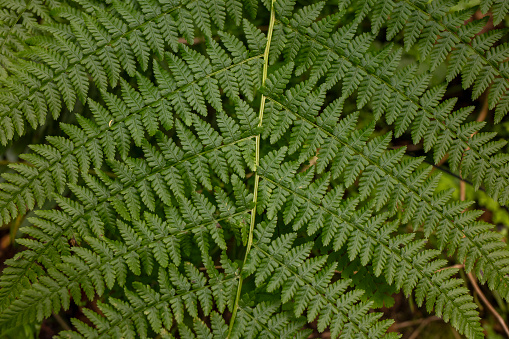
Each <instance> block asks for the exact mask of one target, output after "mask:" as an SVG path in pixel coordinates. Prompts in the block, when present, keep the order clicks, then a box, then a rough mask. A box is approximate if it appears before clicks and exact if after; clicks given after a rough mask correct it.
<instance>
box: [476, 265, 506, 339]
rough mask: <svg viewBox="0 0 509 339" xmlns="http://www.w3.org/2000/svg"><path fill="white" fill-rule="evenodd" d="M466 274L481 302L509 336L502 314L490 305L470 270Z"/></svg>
mask: <svg viewBox="0 0 509 339" xmlns="http://www.w3.org/2000/svg"><path fill="white" fill-rule="evenodd" d="M467 276H468V279H469V280H470V282H471V283H472V287H474V290H475V292H476V293H477V294H478V295H479V298H481V300H482V302H483V303H484V304H485V305H486V307H487V308H488V310H490V312H491V313H492V314H493V315H494V316H495V318H496V319H497V321H498V322H499V323H500V326H502V328H503V329H504V332H505V335H506V336H507V337H508V338H509V328H507V325H506V323H505V321H504V318H502V316H501V315H500V314H499V313H498V312H497V310H496V309H495V307H493V305H491V303H490V302H489V300H488V298H486V296H485V295H484V293H483V292H482V291H481V288H480V287H479V285H478V284H477V279H476V278H475V277H474V275H473V274H472V272H469V273H468V274H467Z"/></svg>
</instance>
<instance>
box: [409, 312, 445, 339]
mask: <svg viewBox="0 0 509 339" xmlns="http://www.w3.org/2000/svg"><path fill="white" fill-rule="evenodd" d="M437 318H438V317H437ZM438 319H440V318H438ZM438 319H435V318H433V317H429V318H426V319H424V320H423V321H422V322H421V324H420V325H419V327H417V329H416V330H415V331H414V332H413V333H412V334H411V335H410V337H408V339H417V338H419V334H420V333H421V331H422V330H423V329H424V328H425V327H426V326H428V324H429V323H430V322H432V321H435V320H438Z"/></svg>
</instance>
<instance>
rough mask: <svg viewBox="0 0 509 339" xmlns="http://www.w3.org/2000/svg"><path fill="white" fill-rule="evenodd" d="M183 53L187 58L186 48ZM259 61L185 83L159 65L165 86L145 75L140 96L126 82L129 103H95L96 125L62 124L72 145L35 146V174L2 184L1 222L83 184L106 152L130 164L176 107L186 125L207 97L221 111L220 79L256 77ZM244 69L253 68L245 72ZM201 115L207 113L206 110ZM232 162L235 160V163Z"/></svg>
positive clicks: (22, 173)
mask: <svg viewBox="0 0 509 339" xmlns="http://www.w3.org/2000/svg"><path fill="white" fill-rule="evenodd" d="M182 51H183V53H185V49H183V50H182ZM168 55H169V56H170V57H169V58H173V59H175V60H180V62H181V63H183V62H184V61H182V60H181V59H179V58H178V57H177V56H176V55H174V54H168ZM259 57H260V56H259V55H258V56H254V57H250V58H246V59H243V60H240V61H238V62H236V63H231V64H229V65H227V66H226V67H224V68H221V69H218V67H217V66H216V67H214V68H211V67H210V69H207V73H202V72H199V71H198V70H196V73H190V74H189V75H190V76H191V77H190V78H188V79H187V80H180V83H178V81H179V80H178V77H177V76H176V75H174V74H170V73H168V72H167V71H165V70H163V69H162V68H161V67H160V66H154V73H155V75H156V79H157V81H158V84H159V86H157V87H156V86H154V85H153V84H152V83H151V82H148V80H147V79H146V78H144V77H143V76H141V75H139V76H138V79H139V82H138V83H139V85H138V86H139V88H140V92H138V91H135V90H134V89H133V88H132V87H131V86H130V85H128V84H127V83H125V82H121V84H122V89H123V95H122V99H124V101H125V102H123V101H122V100H121V98H118V97H116V96H114V95H111V94H108V93H105V94H104V100H105V102H106V106H107V107H103V106H102V105H100V104H98V103H96V102H94V101H92V100H89V102H90V107H91V109H92V112H93V114H94V120H95V121H91V120H88V119H85V118H78V121H79V122H80V124H81V129H80V128H78V127H76V126H71V125H64V124H62V125H61V127H62V129H63V130H64V131H65V132H66V133H67V134H68V135H69V137H70V140H66V141H65V142H64V143H62V142H61V141H60V139H49V141H50V142H51V143H52V146H49V145H47V146H45V147H44V148H40V147H34V148H33V151H34V153H33V154H27V155H25V156H24V158H25V160H27V161H29V162H31V163H32V164H33V165H34V167H35V168H34V169H30V170H29V171H27V170H25V168H26V166H22V167H20V166H13V167H12V168H13V169H15V170H17V171H18V173H17V174H13V175H10V176H9V177H7V178H6V179H7V182H6V183H1V184H0V187H1V188H2V189H3V193H4V194H2V197H1V202H0V211H1V212H0V215H1V219H2V222H1V223H6V222H9V221H10V220H12V219H14V218H16V217H17V216H18V215H19V214H21V215H23V214H24V213H26V210H27V208H28V209H29V210H30V209H33V208H34V206H35V204H37V205H39V206H42V205H43V204H44V201H45V200H46V197H48V196H50V195H51V194H52V193H53V192H57V193H62V192H63V190H64V188H65V183H66V182H69V183H72V184H74V183H76V182H77V179H78V171H81V172H84V173H85V172H88V170H89V169H90V167H91V166H92V167H96V168H100V167H101V165H102V159H103V154H102V151H101V150H102V149H104V150H105V154H104V155H105V156H106V159H113V158H114V155H115V153H116V152H118V153H119V154H120V155H121V157H122V158H123V159H125V158H126V157H127V152H128V150H129V148H130V146H129V145H130V143H131V140H133V141H134V143H135V144H136V145H138V146H141V140H142V139H143V136H144V133H145V130H146V131H147V132H148V134H149V135H153V134H154V133H155V131H156V130H157V129H158V127H157V126H158V125H159V124H160V125H162V126H164V127H165V128H167V129H170V128H171V127H172V126H173V119H174V117H173V116H171V114H170V112H171V111H173V109H172V106H173V107H175V108H176V109H175V110H176V111H177V113H178V114H179V115H180V117H181V119H182V120H183V121H184V122H185V124H186V125H190V124H191V123H192V121H193V119H192V118H191V117H192V113H191V107H193V108H199V106H196V103H197V102H202V103H203V104H204V101H203V99H198V98H205V99H206V100H207V101H209V102H210V104H211V105H212V106H215V107H217V108H218V109H219V108H221V104H220V102H219V101H218V98H219V97H220V94H219V85H223V84H222V83H219V84H218V81H217V80H216V78H217V77H221V76H222V74H223V73H234V74H235V73H237V72H245V71H247V72H249V73H252V72H253V71H252V70H251V68H252V67H255V68H256V67H257V63H256V60H257V59H258V58H259ZM190 62H191V63H192V62H193V61H190ZM244 64H246V66H247V68H246V67H242V66H243V65H244ZM183 65H185V64H183ZM191 67H192V66H191ZM241 67H242V68H241ZM191 69H192V68H190V69H189V71H191ZM193 76H194V78H193ZM174 77H175V78H176V79H175V80H174ZM176 81H177V83H176ZM255 84H256V82H253V83H251V84H250V86H247V85H246V88H245V90H246V91H247V93H252V91H253V90H252V88H253V86H255ZM226 85H228V84H226ZM248 95H249V94H248ZM129 97H131V99H130V100H128V99H129ZM196 100H199V101H196ZM200 107H201V106H200ZM201 113H202V114H203V113H205V112H204V111H203V110H202V111H201ZM157 120H159V124H158V122H157ZM92 159H96V161H92ZM230 159H232V161H235V158H230ZM40 192H44V194H41V193H40Z"/></svg>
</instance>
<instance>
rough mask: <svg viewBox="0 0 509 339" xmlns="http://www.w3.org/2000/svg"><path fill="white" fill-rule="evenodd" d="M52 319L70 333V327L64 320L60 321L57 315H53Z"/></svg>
mask: <svg viewBox="0 0 509 339" xmlns="http://www.w3.org/2000/svg"><path fill="white" fill-rule="evenodd" d="M53 317H54V318H55V319H56V321H57V322H58V323H59V324H60V326H62V328H63V329H64V330H66V331H70V330H71V326H69V325H68V324H67V323H66V322H65V320H64V319H62V317H61V316H60V315H59V314H58V313H53Z"/></svg>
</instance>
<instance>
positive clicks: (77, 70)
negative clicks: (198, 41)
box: [0, 0, 208, 145]
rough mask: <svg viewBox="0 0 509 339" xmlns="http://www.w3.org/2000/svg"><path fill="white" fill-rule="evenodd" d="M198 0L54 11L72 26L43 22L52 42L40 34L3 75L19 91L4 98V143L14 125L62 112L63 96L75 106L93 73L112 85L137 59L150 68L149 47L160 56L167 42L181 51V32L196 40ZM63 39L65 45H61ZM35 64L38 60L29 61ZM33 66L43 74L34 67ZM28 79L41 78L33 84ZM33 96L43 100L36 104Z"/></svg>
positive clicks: (99, 82)
mask: <svg viewBox="0 0 509 339" xmlns="http://www.w3.org/2000/svg"><path fill="white" fill-rule="evenodd" d="M196 1H197V0H191V1H184V2H179V3H172V4H156V3H153V4H152V5H153V6H154V8H152V9H151V10H150V11H149V12H144V11H143V8H144V7H143V6H142V5H140V7H139V8H136V7H132V8H128V7H126V6H125V5H123V4H122V3H120V2H115V3H114V4H113V8H114V9H115V11H116V12H117V13H118V15H114V14H112V13H110V11H108V10H106V11H105V10H104V8H101V7H97V6H96V5H95V4H94V3H93V2H91V3H88V2H83V3H84V4H85V3H86V4H87V6H88V9H89V11H88V12H89V13H81V12H78V11H73V10H71V9H67V8H62V9H60V10H57V11H55V13H57V14H58V16H59V18H61V19H63V20H68V22H69V24H68V26H65V27H62V26H61V25H48V26H41V27H42V28H44V29H46V30H47V31H48V32H49V33H50V34H51V36H50V38H49V39H50V40H49V42H48V39H42V40H40V39H39V40H40V41H37V39H35V40H34V44H35V46H34V47H32V48H30V49H29V50H27V52H26V53H25V55H24V56H25V58H27V59H28V60H27V61H25V62H23V63H21V65H20V66H21V67H19V68H16V69H15V70H14V71H13V76H10V77H8V78H7V79H5V81H4V86H5V89H6V90H7V91H10V92H12V93H15V95H14V97H13V96H11V95H8V96H7V95H3V96H2V97H1V98H0V102H1V103H2V104H3V105H4V109H3V110H2V114H1V118H2V124H1V127H2V130H3V131H4V134H5V135H7V136H8V137H6V138H3V139H2V140H1V141H2V143H3V144H4V145H5V144H7V143H8V142H9V141H10V140H11V139H12V138H13V136H14V131H16V133H17V134H18V135H20V136H21V135H23V134H24V130H25V127H24V126H25V121H28V122H29V123H30V125H31V126H32V127H33V128H36V127H37V126H39V125H42V124H43V123H44V121H45V120H46V115H47V113H48V112H51V114H52V115H53V117H55V118H56V117H58V116H59V115H60V110H61V101H64V103H65V105H66V107H67V109H68V110H69V111H71V112H72V111H73V109H74V106H75V103H76V100H77V99H80V101H82V102H83V103H84V102H85V100H86V98H87V96H88V87H89V80H88V74H89V75H91V76H92V79H93V81H94V83H95V85H96V86H97V88H99V89H100V90H107V86H108V84H109V85H110V86H111V87H116V86H117V84H118V82H119V79H120V73H121V71H122V70H125V71H127V73H128V74H129V75H130V76H135V75H136V67H137V66H136V60H137V61H138V64H139V65H140V68H141V70H143V71H145V70H147V68H148V66H149V59H151V58H149V56H150V53H154V55H156V56H161V55H162V54H163V50H164V49H165V44H166V45H167V46H170V47H171V48H173V50H174V51H175V52H176V51H177V46H178V45H179V41H178V34H179V33H182V34H183V35H184V36H185V37H186V39H187V40H188V42H189V43H192V42H193V39H194V23H193V20H192V16H191V14H190V12H189V11H188V7H192V6H193V5H195V3H196ZM207 8H208V7H206V9H207ZM191 10H192V9H191ZM186 18H187V19H186ZM200 22H202V21H200ZM207 30H208V29H207ZM61 45H64V46H65V48H63V49H62V48H60V46H61ZM41 46H44V47H41ZM35 64H38V65H37V66H32V67H30V66H31V65H35ZM34 67H37V69H40V70H42V72H44V74H41V73H40V71H34V70H33V68H34ZM29 79H35V80H37V81H39V83H38V84H37V86H34V85H33V84H32V83H30V82H29ZM34 98H40V100H41V102H40V103H39V104H38V105H34V104H33V102H34Z"/></svg>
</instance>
